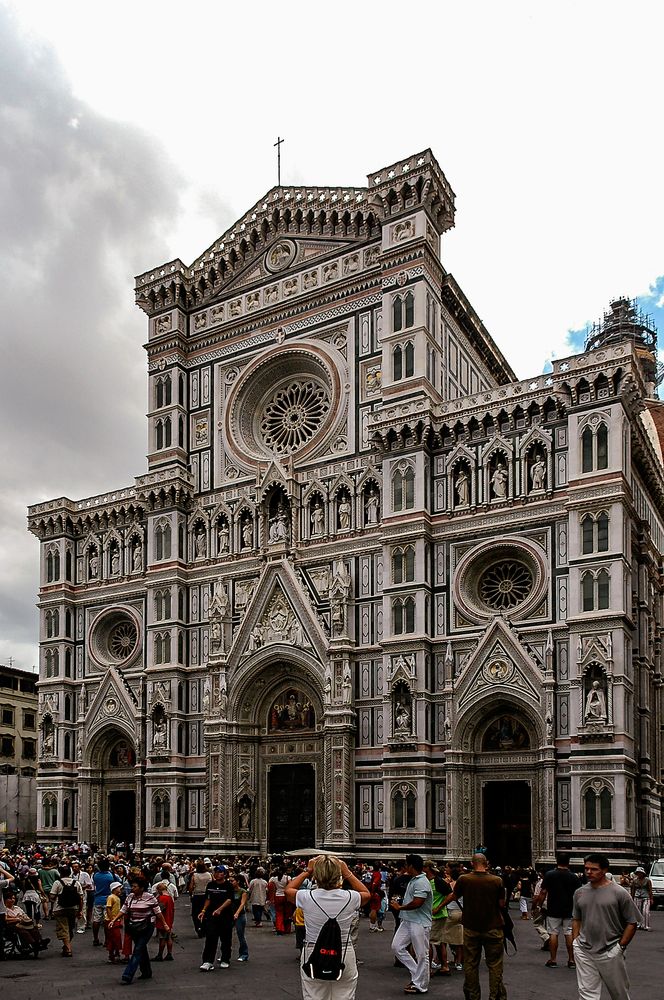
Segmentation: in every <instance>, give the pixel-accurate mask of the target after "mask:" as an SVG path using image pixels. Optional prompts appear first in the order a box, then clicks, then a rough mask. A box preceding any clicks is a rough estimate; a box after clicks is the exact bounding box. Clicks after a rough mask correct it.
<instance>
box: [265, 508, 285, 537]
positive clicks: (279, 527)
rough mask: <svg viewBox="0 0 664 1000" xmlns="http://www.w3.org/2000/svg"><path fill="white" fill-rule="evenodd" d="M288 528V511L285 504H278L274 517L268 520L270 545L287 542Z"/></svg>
mask: <svg viewBox="0 0 664 1000" xmlns="http://www.w3.org/2000/svg"><path fill="white" fill-rule="evenodd" d="M288 527H289V520H288V511H287V509H286V506H285V504H283V503H280V504H279V506H278V507H277V513H276V514H275V516H274V517H272V518H270V524H269V533H268V541H269V542H270V543H271V544H273V543H275V542H286V541H288Z"/></svg>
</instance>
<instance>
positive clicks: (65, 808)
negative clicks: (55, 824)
mask: <svg viewBox="0 0 664 1000" xmlns="http://www.w3.org/2000/svg"><path fill="white" fill-rule="evenodd" d="M69 806H70V803H69V796H67V797H66V798H65V800H64V802H63V803H62V825H63V826H64V827H69V826H71V822H70V819H69Z"/></svg>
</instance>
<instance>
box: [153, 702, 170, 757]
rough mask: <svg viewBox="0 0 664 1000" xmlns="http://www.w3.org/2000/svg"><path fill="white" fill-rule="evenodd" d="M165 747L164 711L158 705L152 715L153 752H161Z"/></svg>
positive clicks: (166, 734)
mask: <svg viewBox="0 0 664 1000" xmlns="http://www.w3.org/2000/svg"><path fill="white" fill-rule="evenodd" d="M167 747H168V732H167V728H166V713H165V712H164V710H163V708H161V707H158V708H157V709H155V711H154V713H153V715H152V749H153V751H154V752H155V753H163V752H164V751H165V750H166V749H167Z"/></svg>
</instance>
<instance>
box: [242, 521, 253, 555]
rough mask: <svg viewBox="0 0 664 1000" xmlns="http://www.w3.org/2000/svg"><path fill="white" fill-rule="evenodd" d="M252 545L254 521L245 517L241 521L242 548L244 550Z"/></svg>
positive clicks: (251, 547)
mask: <svg viewBox="0 0 664 1000" xmlns="http://www.w3.org/2000/svg"><path fill="white" fill-rule="evenodd" d="M253 547H254V522H253V521H252V519H251V518H250V517H245V519H244V520H243V522H242V548H243V549H245V550H248V549H253Z"/></svg>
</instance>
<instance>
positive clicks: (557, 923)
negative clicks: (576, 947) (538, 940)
mask: <svg viewBox="0 0 664 1000" xmlns="http://www.w3.org/2000/svg"><path fill="white" fill-rule="evenodd" d="M546 932H547V934H558V935H560V934H563V935H564V936H565V937H571V935H572V918H571V917H547V918H546Z"/></svg>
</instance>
